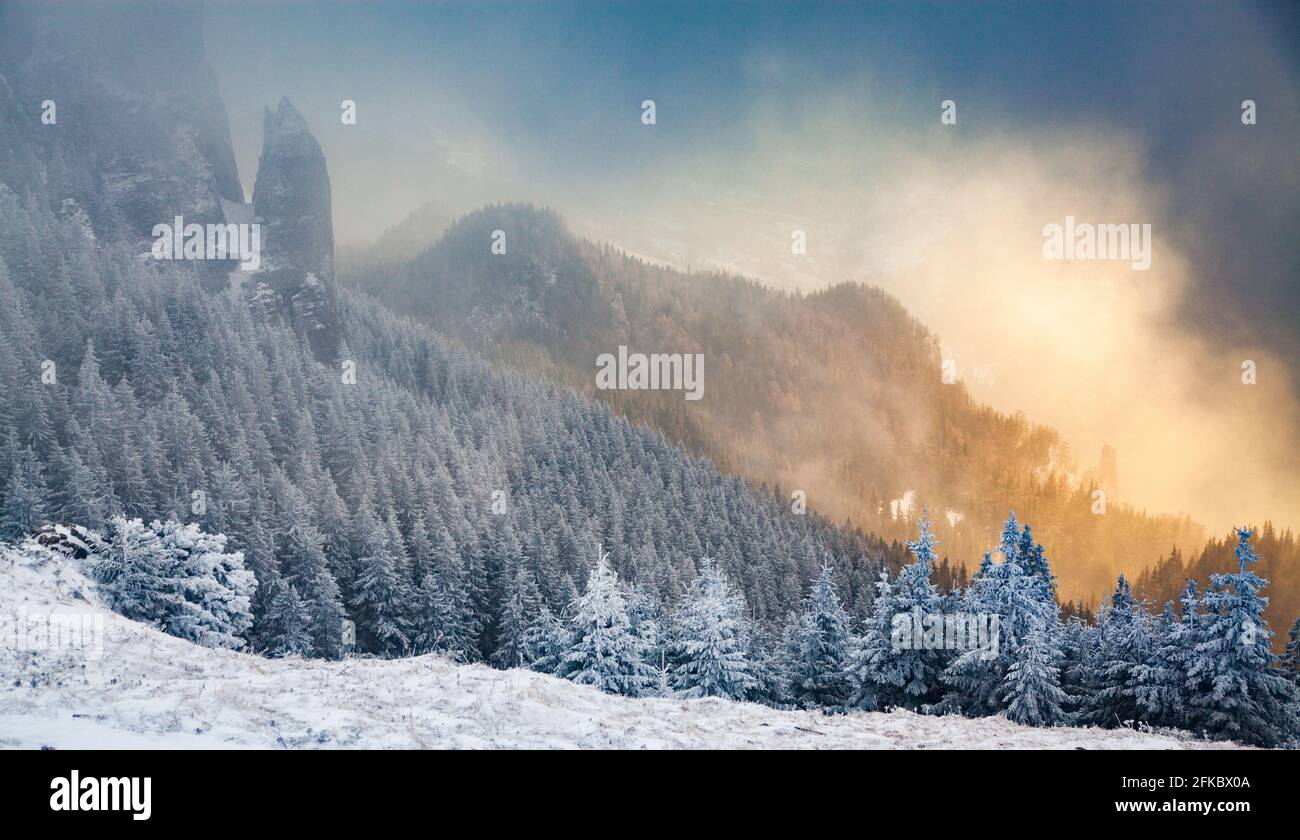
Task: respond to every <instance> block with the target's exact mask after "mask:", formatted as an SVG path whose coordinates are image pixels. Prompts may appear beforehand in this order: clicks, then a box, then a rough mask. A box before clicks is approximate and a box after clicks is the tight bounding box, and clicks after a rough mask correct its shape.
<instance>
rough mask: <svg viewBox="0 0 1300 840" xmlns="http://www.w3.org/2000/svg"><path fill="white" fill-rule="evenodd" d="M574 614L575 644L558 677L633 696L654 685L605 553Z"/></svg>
mask: <svg viewBox="0 0 1300 840" xmlns="http://www.w3.org/2000/svg"><path fill="white" fill-rule="evenodd" d="M571 611H572V614H573V617H572V619H571V620H570V622H569V627H570V634H571V641H570V644H569V648H568V650H566V651H565V653H564V657H563V658H562V660H561V662H560V667H559V669H558V671H557V674H558V676H561V677H564V678H565V679H568V680H572V681H573V682H576V683H580V684H582V685H591V686H595V687H596V688H599V689H600V690H601V691H606V692H609V693H610V694H623V695H627V696H629V697H639V696H641V695H642V694H644V693H646V691H647V690H649V689H650V688H651V687H652V686H653V685H654V674H653V672H652V670H651V669H650V667H649V666H648V665H647V664H646V662H645V658H644V657H645V651H644V650H643V647H642V642H641V640H640V639H639V638H638V637H637V635H636V634H635V633H633V632H632V627H631V624H630V623H629V621H628V617H627V602H626V601H625V599H624V597H623V593H622V592H621V591H620V587H619V583H618V578H617V577H616V576H615V574H614V570H613V569H611V568H610V567H609V555H608V554H606V553H605V552H604V551H603V550H602V551H599V553H598V559H597V560H596V567H595V568H594V569H592V570H591V573H590V574H589V575H588V576H587V590H586V592H584V593H583V595H582V597H580V598H578V600H577V601H575V602H574V603H573V605H572V607H571Z"/></svg>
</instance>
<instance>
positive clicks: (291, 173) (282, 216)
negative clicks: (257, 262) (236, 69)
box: [249, 99, 340, 360]
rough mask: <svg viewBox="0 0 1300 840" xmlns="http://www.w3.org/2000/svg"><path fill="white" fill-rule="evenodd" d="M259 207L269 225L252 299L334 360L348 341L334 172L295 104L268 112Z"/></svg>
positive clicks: (256, 194)
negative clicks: (339, 287) (337, 296)
mask: <svg viewBox="0 0 1300 840" xmlns="http://www.w3.org/2000/svg"><path fill="white" fill-rule="evenodd" d="M253 209H254V212H255V213H256V214H257V219H258V221H259V222H260V223H261V224H262V268H261V270H260V271H259V272H257V273H255V274H254V275H253V283H252V285H251V288H250V289H249V292H250V294H251V295H252V297H253V299H254V300H256V301H258V302H260V303H262V304H263V305H265V306H268V307H270V308H274V309H275V310H277V311H278V312H279V314H280V315H282V316H283V317H285V318H286V320H288V321H289V322H290V323H292V324H293V325H294V327H295V328H296V329H299V330H301V331H302V332H303V333H304V334H305V335H306V336H307V338H308V340H309V341H310V342H311V346H312V351H313V352H314V353H315V354H316V356H317V358H320V359H323V360H333V359H334V358H336V356H337V353H338V347H339V337H340V336H339V326H338V319H337V314H336V307H335V303H334V227H333V221H332V215H331V209H330V178H329V172H328V171H327V169H326V167H325V155H324V153H322V152H321V148H320V144H319V143H317V142H316V138H315V137H313V136H312V133H311V131H310V129H308V128H307V122H306V121H305V120H304V119H303V118H302V115H301V114H299V113H298V110H297V109H296V108H294V107H293V104H292V103H290V102H289V100H288V99H281V100H280V104H279V105H278V106H277V107H276V109H275V110H274V111H272V110H271V109H269V108H268V109H267V110H266V117H265V121H264V128H263V137H262V156H261V159H260V160H259V161H258V169H257V183H256V185H255V186H254V188H253Z"/></svg>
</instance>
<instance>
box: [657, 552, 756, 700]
mask: <svg viewBox="0 0 1300 840" xmlns="http://www.w3.org/2000/svg"><path fill="white" fill-rule="evenodd" d="M745 629H746V628H745V603H744V600H743V599H742V598H741V597H740V595H739V593H737V592H736V591H735V590H734V589H733V588H732V586H731V583H730V582H729V581H728V580H727V578H726V576H725V575H724V574H723V572H722V570H721V569H720V568H719V567H718V565H717V564H716V563H715V562H714V561H713V560H711V559H709V558H707V557H706V558H704V559H703V560H702V561H701V563H700V574H699V576H698V577H697V578H696V579H695V580H694V581H692V582H691V585H690V586H689V587H688V588H687V590H686V596H685V598H684V599H683V600H682V604H681V606H680V607H679V608H678V611H677V615H676V616H675V617H674V632H673V642H672V644H671V646H670V648H669V658H670V661H671V665H670V667H669V676H670V679H671V685H672V688H673V689H674V690H675V691H677V692H678V693H679V694H681V695H682V696H684V697H726V698H730V699H732V700H745V699H748V698H749V697H750V695H751V694H752V693H753V692H754V691H755V690H756V689H757V688H758V681H757V680H756V679H755V678H754V674H753V669H752V667H751V665H750V662H749V659H748V657H747V655H746V638H745Z"/></svg>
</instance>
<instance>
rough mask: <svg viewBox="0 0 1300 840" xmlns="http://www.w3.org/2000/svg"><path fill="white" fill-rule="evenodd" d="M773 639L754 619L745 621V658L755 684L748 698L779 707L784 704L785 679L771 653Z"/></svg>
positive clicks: (765, 704)
mask: <svg viewBox="0 0 1300 840" xmlns="http://www.w3.org/2000/svg"><path fill="white" fill-rule="evenodd" d="M773 647H774V645H773V641H772V639H771V637H770V636H768V634H767V632H766V631H765V630H764V629H763V627H762V625H760V624H759V623H758V622H756V621H752V620H750V621H747V622H746V627H745V658H746V659H748V660H749V667H750V673H751V674H752V675H753V677H754V682H755V683H756V684H757V685H756V686H755V688H754V689H753V690H752V691H751V692H750V695H749V699H750V700H751V701H753V702H755V703H762V704H763V705H764V706H771V707H773V708H781V707H782V706H784V704H785V680H783V679H782V677H781V671H780V667H779V666H778V664H777V662H776V657H775V656H774V655H773Z"/></svg>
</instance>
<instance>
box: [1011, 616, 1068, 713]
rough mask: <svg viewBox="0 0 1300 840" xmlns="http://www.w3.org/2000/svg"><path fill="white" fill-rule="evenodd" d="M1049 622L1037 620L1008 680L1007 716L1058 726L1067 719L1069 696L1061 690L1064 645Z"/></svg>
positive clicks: (1017, 652) (1017, 653)
mask: <svg viewBox="0 0 1300 840" xmlns="http://www.w3.org/2000/svg"><path fill="white" fill-rule="evenodd" d="M1045 624H1046V623H1045V622H1043V621H1042V620H1039V619H1034V623H1033V626H1032V627H1031V628H1030V630H1029V633H1028V635H1027V636H1026V637H1025V639H1024V640H1023V641H1021V642H1020V644H1019V645H1018V647H1017V650H1016V655H1015V660H1014V661H1013V662H1012V663H1011V667H1010V668H1008V669H1007V675H1006V677H1005V679H1004V682H1005V689H1004V692H1003V696H1004V698H1005V702H1006V709H1007V717H1008V718H1009V719H1011V720H1013V721H1015V722H1016V723H1023V724H1026V725H1029V726H1057V725H1060V724H1063V723H1065V722H1066V715H1065V712H1064V710H1063V708H1062V704H1064V703H1065V702H1066V700H1067V696H1066V694H1065V692H1064V691H1062V690H1061V669H1060V662H1061V659H1062V654H1061V648H1060V646H1059V645H1058V644H1057V641H1056V639H1055V638H1053V634H1052V633H1050V632H1049V631H1048V629H1047V628H1046V626H1045Z"/></svg>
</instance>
